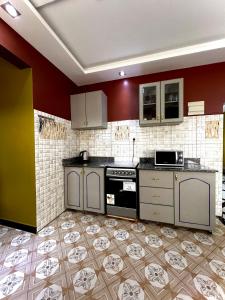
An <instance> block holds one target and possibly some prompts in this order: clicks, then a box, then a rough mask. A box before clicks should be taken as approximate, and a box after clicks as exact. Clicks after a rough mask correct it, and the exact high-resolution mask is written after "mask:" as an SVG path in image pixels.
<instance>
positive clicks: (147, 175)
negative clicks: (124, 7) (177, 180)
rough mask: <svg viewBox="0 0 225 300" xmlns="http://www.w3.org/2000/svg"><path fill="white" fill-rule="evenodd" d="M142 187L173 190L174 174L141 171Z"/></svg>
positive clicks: (140, 180) (140, 181)
mask: <svg viewBox="0 0 225 300" xmlns="http://www.w3.org/2000/svg"><path fill="white" fill-rule="evenodd" d="M139 183H140V186H151V187H162V188H171V189H172V188H173V172H169V171H148V170H140V172H139Z"/></svg>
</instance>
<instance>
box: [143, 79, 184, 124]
mask: <svg viewBox="0 0 225 300" xmlns="http://www.w3.org/2000/svg"><path fill="white" fill-rule="evenodd" d="M139 105H140V107H139V111H140V125H143V126H147V125H154V124H160V123H180V122H182V120H183V79H182V78H181V79H173V80H167V81H161V82H154V83H147V84H141V85H140V86H139Z"/></svg>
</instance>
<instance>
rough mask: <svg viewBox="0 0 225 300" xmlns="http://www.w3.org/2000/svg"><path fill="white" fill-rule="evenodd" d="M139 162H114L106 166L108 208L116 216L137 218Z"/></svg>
mask: <svg viewBox="0 0 225 300" xmlns="http://www.w3.org/2000/svg"><path fill="white" fill-rule="evenodd" d="M137 165H138V163H133V162H119V161H118V162H113V163H112V164H110V165H108V167H107V168H106V180H105V182H106V195H105V199H106V210H107V214H108V215H110V216H114V217H116V216H117V217H125V218H130V219H136V218H137V178H136V177H137V170H136V167H137Z"/></svg>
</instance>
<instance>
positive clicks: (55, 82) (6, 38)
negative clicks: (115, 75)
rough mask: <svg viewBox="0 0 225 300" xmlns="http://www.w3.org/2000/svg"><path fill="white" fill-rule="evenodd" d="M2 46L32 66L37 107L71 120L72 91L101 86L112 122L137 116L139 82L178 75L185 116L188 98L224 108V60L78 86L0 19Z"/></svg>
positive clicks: (213, 110)
mask: <svg viewBox="0 0 225 300" xmlns="http://www.w3.org/2000/svg"><path fill="white" fill-rule="evenodd" d="M0 45H1V46H3V47H4V48H6V49H7V50H9V51H10V52H12V53H13V54H14V55H16V56H17V57H19V58H20V59H21V60H22V61H24V62H25V63H26V64H27V65H29V66H31V67H32V70H33V97H34V108H35V109H38V110H41V111H44V112H48V113H51V114H53V115H57V116H60V117H63V118H66V119H70V102H69V95H70V94H72V93H75V92H77V93H78V92H84V91H93V90H99V89H102V90H103V91H104V92H105V93H106V95H107V96H108V119H109V121H117V120H128V119H138V86H139V84H141V83H147V82H154V81H161V80H166V79H173V78H179V77H183V78H184V114H185V115H187V102H188V101H198V100H204V101H205V114H218V113H222V111H223V110H222V107H223V104H224V103H225V62H224V63H218V64H211V65H206V66H200V67H193V68H187V69H181V70H175V71H168V72H162V73H157V74H152V75H144V76H138V77H132V78H128V79H125V80H114V81H109V82H103V83H98V84H94V85H88V86H83V87H79V88H77V87H76V85H75V84H74V83H73V82H72V81H71V80H70V79H68V78H67V77H66V76H65V75H64V74H63V73H62V72H60V71H59V70H58V69H57V68H56V67H55V66H53V65H52V64H51V63H50V62H49V61H48V60H47V59H46V58H44V57H43V56H42V55H41V54H40V53H39V52H38V51H36V50H35V49H34V48H33V47H32V46H31V45H30V44H29V43H27V42H26V41H25V40H24V39H23V38H22V37H21V36H19V35H18V34H17V33H16V32H15V31H14V30H13V29H12V28H10V27H9V26H8V25H7V24H6V23H5V22H3V21H2V20H0Z"/></svg>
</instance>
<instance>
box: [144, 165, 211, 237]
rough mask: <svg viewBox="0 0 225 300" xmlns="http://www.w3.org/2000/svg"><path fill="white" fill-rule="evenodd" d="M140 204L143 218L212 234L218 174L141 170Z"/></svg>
mask: <svg viewBox="0 0 225 300" xmlns="http://www.w3.org/2000/svg"><path fill="white" fill-rule="evenodd" d="M166 177H168V182H166ZM171 177H172V178H173V180H171ZM165 182H166V184H165V186H164V183H165ZM139 203H140V207H139V215H140V219H143V220H149V221H157V222H163V223H170V224H175V225H177V226H182V227H189V228H196V229H203V230H208V231H212V230H213V228H214V225H215V217H216V216H215V173H208V172H168V171H152V170H149V171H148V170H140V171H139Z"/></svg>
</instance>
